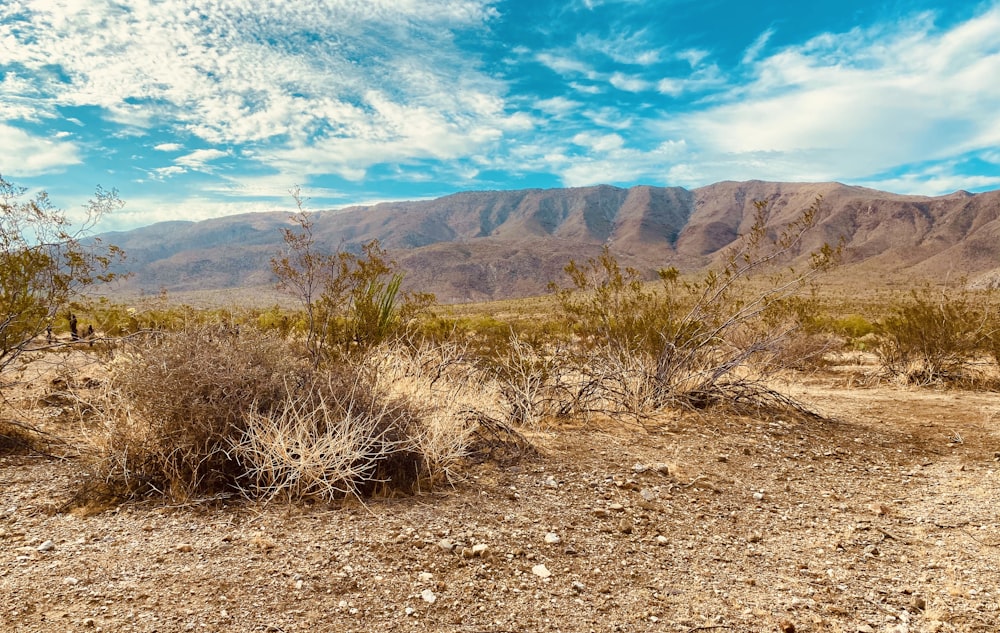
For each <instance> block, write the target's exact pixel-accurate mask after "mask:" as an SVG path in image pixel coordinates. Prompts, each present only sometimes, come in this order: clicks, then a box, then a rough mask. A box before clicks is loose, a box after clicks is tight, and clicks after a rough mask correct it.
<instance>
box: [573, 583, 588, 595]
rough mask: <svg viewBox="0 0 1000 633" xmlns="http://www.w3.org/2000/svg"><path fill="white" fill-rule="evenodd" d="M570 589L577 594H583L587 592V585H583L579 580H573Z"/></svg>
mask: <svg viewBox="0 0 1000 633" xmlns="http://www.w3.org/2000/svg"><path fill="white" fill-rule="evenodd" d="M572 587H573V591H575V592H577V593H583V592H584V591H586V590H587V585H585V584H583V583H582V582H580V581H579V580H574V581H573V584H572Z"/></svg>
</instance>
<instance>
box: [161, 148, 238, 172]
mask: <svg viewBox="0 0 1000 633" xmlns="http://www.w3.org/2000/svg"><path fill="white" fill-rule="evenodd" d="M223 156H229V152H224V151H222V150H218V149H196V150H194V151H193V152H191V153H190V154H185V155H184V156H179V157H177V158H175V159H174V164H176V165H181V166H182V167H189V168H191V169H196V170H200V169H204V168H205V163H208V162H209V161H213V160H216V159H219V158H222V157H223Z"/></svg>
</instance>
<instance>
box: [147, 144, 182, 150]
mask: <svg viewBox="0 0 1000 633" xmlns="http://www.w3.org/2000/svg"><path fill="white" fill-rule="evenodd" d="M153 149H155V150H156V151H158V152H177V151H180V150H182V149H184V146H183V145H181V144H180V143H160V144H159V145H154V146H153Z"/></svg>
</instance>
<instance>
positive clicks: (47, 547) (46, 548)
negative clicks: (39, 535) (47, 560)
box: [38, 541, 56, 552]
mask: <svg viewBox="0 0 1000 633" xmlns="http://www.w3.org/2000/svg"><path fill="white" fill-rule="evenodd" d="M55 548H56V544H55V543H53V542H52V541H45V542H44V543H42V544H41V545H39V546H38V551H39V552H51V551H52V550H54V549H55Z"/></svg>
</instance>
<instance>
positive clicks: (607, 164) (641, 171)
mask: <svg viewBox="0 0 1000 633" xmlns="http://www.w3.org/2000/svg"><path fill="white" fill-rule="evenodd" d="M593 140H594V141H595V144H594V145H592V152H591V154H589V155H588V156H586V157H581V158H573V159H572V160H570V161H568V162H567V163H566V164H564V165H561V166H559V168H558V169H557V171H558V173H559V174H560V175H561V177H562V180H563V183H564V184H565V185H566V186H568V187H583V186H587V185H595V184H600V183H608V182H636V181H641V180H644V179H649V180H652V181H654V182H664V180H665V176H666V172H667V170H668V169H669V166H670V165H671V164H673V163H675V162H677V161H679V160H681V159H682V158H683V157H684V155H685V153H686V150H687V147H686V144H685V143H684V142H683V141H680V142H674V141H665V142H663V143H661V144H660V145H658V146H657V147H654V148H653V149H652V150H646V151H644V150H638V149H633V148H628V147H625V146H623V145H620V144H615V143H614V142H613V140H611V139H608V138H601V139H593Z"/></svg>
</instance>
